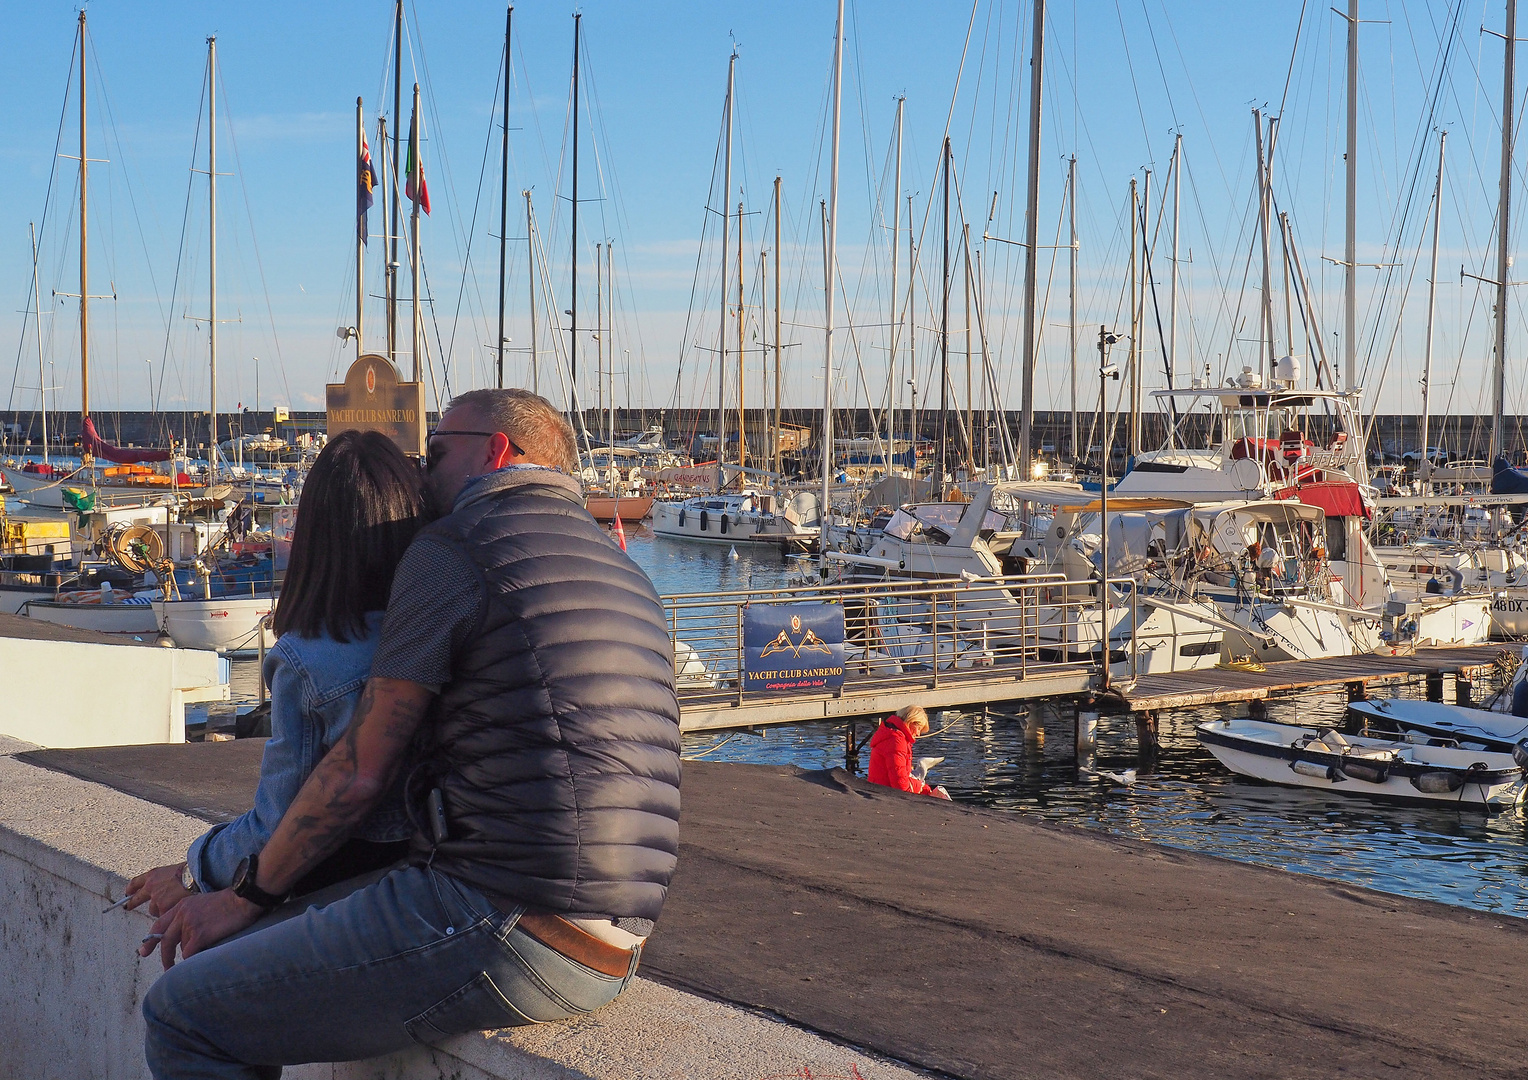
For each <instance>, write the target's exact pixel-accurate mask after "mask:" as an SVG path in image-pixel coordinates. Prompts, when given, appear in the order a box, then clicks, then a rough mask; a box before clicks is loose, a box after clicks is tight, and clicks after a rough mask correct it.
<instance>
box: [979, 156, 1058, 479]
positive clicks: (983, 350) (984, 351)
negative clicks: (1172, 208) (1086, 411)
mask: <svg viewBox="0 0 1528 1080" xmlns="http://www.w3.org/2000/svg"><path fill="white" fill-rule="evenodd" d="M1066 216H1067V228H1068V230H1069V232H1070V234H1071V241H1070V242H1069V243H1068V244H1067V247H1068V249H1069V251H1068V259H1067V261H1068V263H1069V264H1070V272H1069V273H1068V276H1067V297H1068V300H1067V302H1068V305H1069V310H1070V314H1068V315H1067V332H1066V336H1067V346H1068V349H1069V351H1070V353H1071V361H1072V372H1071V375H1072V460H1073V461H1081V460H1082V458H1081V455H1080V453H1079V451H1078V449H1077V155H1076V154H1073V155H1072V156H1071V157H1070V158H1068V159H1067V163H1066ZM983 352H984V354H985V350H983ZM984 362H985V361H984Z"/></svg>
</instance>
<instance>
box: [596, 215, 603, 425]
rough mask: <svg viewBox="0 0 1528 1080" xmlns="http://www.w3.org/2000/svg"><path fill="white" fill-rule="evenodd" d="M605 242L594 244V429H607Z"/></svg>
mask: <svg viewBox="0 0 1528 1080" xmlns="http://www.w3.org/2000/svg"><path fill="white" fill-rule="evenodd" d="M604 247H605V246H604V244H594V429H596V431H604V429H605V333H604V327H602V325H601V322H604V321H605V292H604V273H605V260H604V258H602V252H604Z"/></svg>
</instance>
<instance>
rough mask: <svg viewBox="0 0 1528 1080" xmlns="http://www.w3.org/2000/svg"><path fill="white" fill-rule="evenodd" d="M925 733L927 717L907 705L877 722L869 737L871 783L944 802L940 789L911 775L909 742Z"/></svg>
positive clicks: (919, 709) (918, 708) (911, 753)
mask: <svg viewBox="0 0 1528 1080" xmlns="http://www.w3.org/2000/svg"><path fill="white" fill-rule="evenodd" d="M927 734H928V714H927V713H926V712H924V711H923V709H922V707H921V706H918V705H909V706H908V707H907V708H905V709H903V710H902V711H901V712H900V713H894V714H892V715H891V716H888V717H887V718H886V719H885V720H882V721H881V726H880V727H878V728H876V731H875V734H874V735H872V736H870V773H869V780H870V782H871V783H872V784H882V785H884V786H885V787H894V788H899V789H900V790H902V791H910V792H912V793H913V794H914V795H932V796H934V797H935V798H936V799H948V798H949V796H948V795H946V794H943V793H942V792H941V791H940V789H938V788H935V787H932V786H930V785H929V784H926V783H924V782H923V781H922V780H919V779H918V778H917V777H915V776H914V775H913V743H914V742H915V741H916V740H918V739H920V738H922V737H923V736H924V735H927Z"/></svg>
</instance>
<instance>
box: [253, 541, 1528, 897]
mask: <svg viewBox="0 0 1528 1080" xmlns="http://www.w3.org/2000/svg"><path fill="white" fill-rule="evenodd" d="M627 540H628V545H629V550H630V553H631V555H632V557H633V558H634V559H635V560H636V561H637V562H638V563H639V564H640V565H641V566H642V567H643V569H645V570H646V571H647V572H648V574H649V575H650V576H651V577H652V579H653V582H654V584H655V585H656V586H657V588H658V591H659V592H660V593H664V594H674V593H714V592H726V591H733V590H743V589H750V588H766V587H769V586H772V585H775V584H777V583H779V582H781V581H782V580H783V578H784V570H785V568H784V563H783V560H782V559H781V557H780V556H779V555H778V554H776V553H775V552H774V551H771V550H765V551H747V550H744V549H741V548H740V549H738V552H737V555H736V557H733V556H732V554H731V552H730V551H729V549H728V548H727V547H725V546H722V545H709V544H697V543H685V542H673V541H665V540H659V539H655V538H653V536H652V535H651V533H650V532H649V531H648V530H647V529H646V528H645V527H641V528H637V527H634V528H630V529H628V530H627ZM233 667H234V675H233V680H234V685H233V690H234V696H235V697H236V698H238V699H240V700H243V701H252V700H254V698H255V695H256V694H257V692H258V682H257V681H256V680H257V678H258V676H257V674H256V670H255V669H256V664H255V662H254V661H252V660H240V661H235V662H234V665H233ZM1413 689H1414V688H1413ZM912 703H915V702H910V704H912ZM1039 707H1040V708H1044V706H1039ZM1344 707H1345V698H1344V697H1343V695H1342V694H1341V693H1340V692H1339V693H1332V694H1318V695H1304V696H1301V697H1298V698H1289V699H1284V700H1279V701H1273V702H1270V704H1269V715H1270V718H1271V719H1274V720H1279V721H1284V722H1290V723H1317V722H1324V723H1337V722H1339V721H1340V720H1341V718H1342V714H1343V710H1344ZM1229 708H1231V709H1236V708H1240V709H1242V710H1243V711H1244V710H1245V706H1240V707H1237V706H1232V707H1229ZM1224 715H1228V713H1226V712H1225V711H1223V710H1222V709H1220V708H1205V709H1189V710H1178V711H1174V712H1168V713H1164V714H1163V715H1162V717H1161V728H1160V735H1159V737H1160V750H1159V752H1158V753H1157V754H1156V755H1154V756H1153V757H1152V758H1151V759H1150V760H1149V761H1143V760H1141V759H1139V758H1138V757H1137V754H1136V749H1135V746H1136V743H1135V726H1134V723H1133V721H1131V720H1130V718H1128V717H1108V716H1105V717H1103V718H1102V720H1101V721H1100V724H1099V728H1098V733H1097V741H1096V744H1095V745H1096V750H1095V751H1094V752H1093V753H1092V754H1091V755H1089V756H1088V757H1085V758H1084V760H1083V761H1082V763H1081V764H1079V763H1078V761H1077V757H1076V754H1075V752H1074V748H1073V734H1072V721H1071V718H1070V715H1069V714H1059V713H1052V714H1051V715H1049V716H1046V717H1044V720H1043V723H1042V729H1043V731H1044V737H1043V739H1042V740H1038V741H1037V740H1031V739H1028V738H1026V724H1025V721H1024V718H1023V717H1022V716H1019V715H1016V714H1014V713H1013V712H1011V711H1010V712H999V711H997V710H991V711H988V712H985V713H982V712H963V713H962V712H953V711H951V712H946V713H944V714H941V715H936V716H934V717H933V718H932V719H933V728H934V730H933V731H932V732H931V733H930V735H929V736H928V737H927V738H925V739H922V740H920V741H919V743H918V754H919V755H920V756H927V757H938V756H943V757H944V761H943V762H942V763H941V764H939V765H938V766H937V767H936V768H935V769H934V771H933V772H932V773H931V774H930V779H931V780H932V781H934V782H936V783H940V784H943V785H944V786H945V787H946V788H947V789H948V790H949V792H950V794H951V795H952V796H953V797H954V798H955V800H956V801H957V802H962V803H968V804H974V805H980V806H985V807H990V808H993V809H996V810H1003V811H1011V812H1013V813H1017V814H1026V815H1031V816H1035V817H1039V818H1043V819H1045V820H1048V821H1052V822H1058V823H1065V824H1071V825H1078V826H1083V827H1087V828H1092V829H1100V830H1103V831H1105V832H1109V833H1113V834H1115V835H1119V836H1127V837H1131V838H1134V839H1137V840H1145V841H1150V842H1152V843H1159V844H1165V845H1168V846H1172V847H1179V848H1186V849H1189V850H1192V851H1198V852H1202V853H1204V854H1208V855H1219V856H1223V857H1226V858H1230V859H1237V860H1240V861H1244V862H1251V863H1257V864H1260V865H1264V866H1271V867H1277V868H1281V869H1285V870H1294V871H1298V872H1301V873H1308V874H1314V875H1316V876H1319V877H1323V878H1329V879H1331V880H1334V881H1340V882H1346V883H1349V884H1353V885H1362V886H1365V887H1368V888H1372V889H1378V890H1381V891H1383V892H1390V893H1398V894H1401V895H1405V896H1412V897H1418V898H1421V899H1426V900H1437V901H1441V902H1444V903H1449V904H1458V905H1462V906H1465V907H1471V908H1476V909H1479V910H1482V911H1490V912H1502V913H1509V914H1517V915H1528V820H1525V818H1524V815H1523V810H1522V808H1521V807H1518V808H1512V809H1508V810H1505V811H1502V812H1499V813H1496V814H1493V815H1491V816H1489V817H1488V816H1487V815H1485V814H1483V813H1480V812H1478V811H1473V810H1467V809H1460V810H1453V809H1450V808H1448V807H1442V806H1437V805H1417V806H1410V805H1399V804H1388V803H1380V802H1371V801H1369V800H1364V799H1354V798H1343V797H1340V796H1335V795H1326V794H1323V793H1322V792H1319V791H1313V790H1306V789H1293V788H1279V787H1273V786H1270V785H1266V784H1259V783H1256V782H1253V781H1250V780H1245V779H1242V778H1240V777H1236V776H1233V775H1232V774H1231V773H1229V772H1227V771H1226V770H1225V769H1224V768H1222V767H1221V766H1220V765H1219V764H1218V763H1217V762H1216V761H1215V760H1214V758H1212V757H1211V756H1210V754H1209V752H1208V751H1206V750H1204V749H1203V748H1201V747H1200V745H1199V743H1198V740H1197V739H1196V738H1195V737H1194V725H1195V724H1198V723H1202V722H1203V721H1206V720H1212V719H1216V718H1219V717H1221V716H1224ZM872 729H873V722H870V721H863V722H861V723H860V724H859V725H858V730H857V735H858V738H859V739H860V740H861V741H863V740H864V739H865V738H866V737H867V736H868V735H869V734H870V732H871V730H872ZM845 750H846V745H845V737H844V725H842V724H827V723H808V724H797V725H791V726H788V727H779V728H766V729H763V731H762V734H757V735H756V734H749V733H732V734H725V735H717V734H709V733H708V734H698V735H693V736H686V737H685V740H684V752H685V755H686V756H687V757H703V758H704V759H705V760H708V761H739V762H755V763H767V764H784V765H797V766H800V767H802V768H805V769H823V768H833V767H842V766H843V765H844V763H845ZM868 754H869V750H868V748H866V749H865V750H864V751H862V753H861V755H860V759H859V766H860V774H861V775H863V774H864V768H865V764H866V762H867V761H868ZM1128 770H1135V772H1134V774H1133V775H1131V774H1130V773H1129V772H1128ZM1127 779H1128V780H1132V781H1133V782H1130V783H1126V782H1125V781H1126V780H1127ZM931 854H934V853H929V852H910V853H909V857H910V858H920V859H921V858H927V857H929V856H930V855H931Z"/></svg>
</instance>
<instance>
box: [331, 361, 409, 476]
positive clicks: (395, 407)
mask: <svg viewBox="0 0 1528 1080" xmlns="http://www.w3.org/2000/svg"><path fill="white" fill-rule="evenodd" d="M326 397H327V402H326V403H327V405H328V430H329V434H330V435H337V434H339V433H340V432H341V431H380V432H381V433H382V434H384V435H386V436H387V437H388V438H389V439H391V440H393V442H395V443H397V444H398V447H399V449H401V450H402V451H403V452H404V453H405V454H413V455H415V456H422V455H423V454H424V436H425V431H424V383H417V382H408V383H406V382H399V381H398V371H397V369H396V368H394V367H393V365H392V364H391V363H389V362H388V359H387V357H385V356H379V355H378V354H376V353H366V354H365V355H363V356H360V357H357V358H356V361H355V362H354V363H353V364H351V365H350V369H349V370H348V371H346V372H345V381H344V382H342V383H329V384H328V393H327V395H326Z"/></svg>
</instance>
